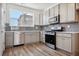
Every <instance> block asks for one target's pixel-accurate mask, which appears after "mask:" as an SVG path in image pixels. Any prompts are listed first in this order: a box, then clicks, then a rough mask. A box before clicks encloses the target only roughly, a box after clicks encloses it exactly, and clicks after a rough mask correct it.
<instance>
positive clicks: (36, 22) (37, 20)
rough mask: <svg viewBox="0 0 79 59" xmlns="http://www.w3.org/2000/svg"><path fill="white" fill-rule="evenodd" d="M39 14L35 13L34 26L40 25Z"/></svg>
mask: <svg viewBox="0 0 79 59" xmlns="http://www.w3.org/2000/svg"><path fill="white" fill-rule="evenodd" d="M39 24H40V23H39V12H35V13H34V25H39Z"/></svg>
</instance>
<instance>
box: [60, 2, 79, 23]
mask: <svg viewBox="0 0 79 59" xmlns="http://www.w3.org/2000/svg"><path fill="white" fill-rule="evenodd" d="M63 12H64V13H63ZM78 16H79V12H78V11H76V7H75V3H62V4H60V22H61V23H67V22H79V20H78V19H79V17H78Z"/></svg>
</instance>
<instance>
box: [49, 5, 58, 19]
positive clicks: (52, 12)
mask: <svg viewBox="0 0 79 59" xmlns="http://www.w3.org/2000/svg"><path fill="white" fill-rule="evenodd" d="M58 14H59V4H57V5H55V6H53V7H51V8H50V9H49V18H51V17H55V16H58Z"/></svg>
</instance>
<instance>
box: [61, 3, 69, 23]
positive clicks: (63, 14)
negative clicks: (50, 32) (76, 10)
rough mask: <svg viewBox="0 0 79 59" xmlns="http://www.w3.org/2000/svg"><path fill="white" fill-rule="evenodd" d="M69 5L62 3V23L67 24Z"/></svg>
mask: <svg viewBox="0 0 79 59" xmlns="http://www.w3.org/2000/svg"><path fill="white" fill-rule="evenodd" d="M67 6H68V5H67V3H61V4H60V22H66V21H67V18H68V17H67V16H68V11H67V8H68V7H67Z"/></svg>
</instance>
